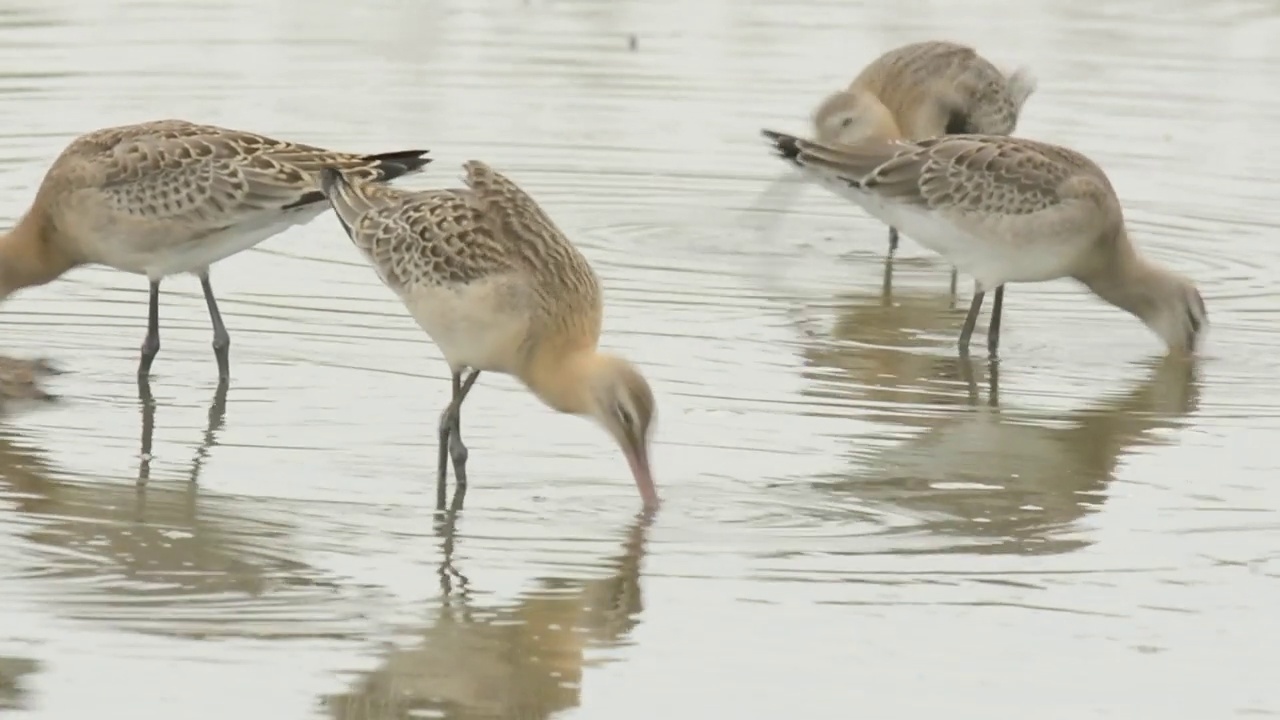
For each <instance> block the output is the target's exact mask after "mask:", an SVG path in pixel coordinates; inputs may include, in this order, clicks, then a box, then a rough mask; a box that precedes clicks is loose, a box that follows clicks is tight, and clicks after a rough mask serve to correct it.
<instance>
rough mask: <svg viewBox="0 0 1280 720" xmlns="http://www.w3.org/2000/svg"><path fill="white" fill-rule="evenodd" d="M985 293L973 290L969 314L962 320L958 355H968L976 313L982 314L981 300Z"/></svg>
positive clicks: (975, 323)
mask: <svg viewBox="0 0 1280 720" xmlns="http://www.w3.org/2000/svg"><path fill="white" fill-rule="evenodd" d="M986 295H987V294H986V293H985V292H983V291H982V290H981V289H980V288H976V287H975V288H974V290H973V301H972V302H970V303H969V314H968V315H966V316H965V318H964V327H963V328H961V329H960V354H961V355H966V356H967V355H968V354H969V337H970V336H972V335H973V328H974V327H975V326H976V325H977V324H978V313H980V312H982V299H983V298H984V297H986Z"/></svg>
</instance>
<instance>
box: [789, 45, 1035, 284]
mask: <svg viewBox="0 0 1280 720" xmlns="http://www.w3.org/2000/svg"><path fill="white" fill-rule="evenodd" d="M1035 89H1036V79H1035V77H1033V76H1032V74H1031V72H1030V71H1029V70H1028V69H1027V68H1019V69H1018V70H1015V71H1014V72H1012V73H1010V74H1008V75H1006V74H1005V73H1003V72H1001V71H1000V70H999V69H998V68H997V67H996V66H995V65H993V64H991V62H990V61H988V60H987V59H986V58H984V57H982V56H981V55H979V54H978V53H977V51H976V50H974V49H973V48H971V47H967V46H965V45H959V44H956V43H953V42H945V41H927V42H918V43H911V44H909V45H903V46H902V47H899V48H895V49H893V50H890V51H889V52H886V53H885V54H883V55H881V56H880V57H878V58H876V59H875V60H873V61H871V64H869V65H867V66H866V67H865V68H863V69H862V72H860V73H858V76H857V77H855V78H854V79H853V82H852V83H850V84H849V87H848V88H846V89H844V90H838V91H836V92H834V93H832V94H831V95H829V96H827V98H826V99H824V100H823V101H822V103H821V104H819V105H818V107H817V109H816V110H814V112H813V130H814V137H815V138H816V139H818V140H820V141H822V142H840V143H853V142H858V141H861V140H870V139H881V140H900V139H907V140H923V139H926V138H931V137H936V136H938V135H944V134H962V133H976V134H982V135H1009V134H1012V133H1013V131H1014V129H1015V128H1016V127H1017V125H1018V116H1019V114H1020V113H1021V112H1022V106H1023V105H1024V104H1025V103H1026V101H1027V98H1029V97H1031V94H1032V93H1033V92H1035ZM897 248H898V230H897V228H894V227H890V228H889V253H890V254H892V253H893V251H894V250H896V249H897ZM955 283H956V271H955V268H952V270H951V286H952V288H953V290H954V288H955Z"/></svg>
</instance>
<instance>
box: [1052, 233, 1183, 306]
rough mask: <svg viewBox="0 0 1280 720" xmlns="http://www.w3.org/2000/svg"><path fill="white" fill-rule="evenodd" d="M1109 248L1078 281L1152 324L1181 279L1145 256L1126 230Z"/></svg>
mask: <svg viewBox="0 0 1280 720" xmlns="http://www.w3.org/2000/svg"><path fill="white" fill-rule="evenodd" d="M1108 247H1109V248H1110V252H1108V253H1100V254H1099V255H1098V256H1097V260H1096V261H1095V262H1094V263H1092V264H1091V265H1090V266H1088V267H1087V268H1086V269H1085V270H1084V271H1083V272H1080V273H1078V274H1077V275H1076V279H1077V280H1079V281H1080V282H1082V283H1084V284H1085V285H1086V286H1088V288H1089V289H1090V290H1092V291H1093V292H1094V293H1096V294H1097V295H1098V297H1100V298H1102V299H1103V300H1106V301H1107V302H1109V303H1111V304H1112V305H1115V306H1116V307H1118V308H1120V309H1122V310H1126V311H1128V312H1130V313H1132V314H1133V315H1134V316H1136V317H1137V318H1138V319H1139V320H1142V321H1143V322H1145V323H1147V324H1148V325H1150V324H1151V323H1152V321H1153V320H1155V318H1156V316H1157V315H1158V314H1159V313H1161V312H1162V311H1163V308H1165V307H1166V306H1167V305H1168V303H1166V302H1165V301H1166V300H1167V298H1168V296H1169V295H1170V294H1171V293H1173V292H1175V290H1176V288H1177V285H1178V282H1177V276H1176V275H1174V273H1172V272H1171V271H1169V270H1166V269H1165V268H1163V267H1161V266H1159V265H1157V264H1156V263H1153V262H1151V261H1150V260H1148V259H1146V258H1144V257H1142V255H1141V254H1140V253H1139V252H1138V249H1137V248H1135V247H1134V246H1133V243H1132V242H1131V241H1130V240H1129V236H1128V233H1127V232H1126V231H1125V230H1124V229H1123V228H1122V229H1121V230H1120V231H1119V233H1118V234H1117V235H1116V237H1115V239H1114V240H1113V241H1112V242H1110V243H1108Z"/></svg>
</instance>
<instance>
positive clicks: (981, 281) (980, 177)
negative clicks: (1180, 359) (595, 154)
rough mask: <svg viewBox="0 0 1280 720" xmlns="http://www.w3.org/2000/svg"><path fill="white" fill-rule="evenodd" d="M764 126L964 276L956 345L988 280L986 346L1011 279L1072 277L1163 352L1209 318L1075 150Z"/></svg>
mask: <svg viewBox="0 0 1280 720" xmlns="http://www.w3.org/2000/svg"><path fill="white" fill-rule="evenodd" d="M764 136H765V138H766V139H768V141H769V142H770V144H771V145H772V146H773V149H774V151H775V152H776V153H777V154H778V155H779V156H780V157H781V158H782V159H783V160H785V161H787V162H789V163H791V164H792V165H794V166H795V167H798V168H799V169H800V170H801V171H802V172H803V173H804V174H805V175H806V176H808V177H809V178H810V179H812V180H814V181H816V182H818V183H820V184H822V185H823V186H825V187H826V188H828V189H829V190H831V191H832V192H835V193H837V194H839V195H841V196H842V197H845V198H847V199H849V200H852V201H853V202H855V203H857V204H858V205H860V206H862V208H863V209H865V210H866V211H867V212H869V213H871V214H872V215H874V216H876V217H878V218H880V219H881V220H883V221H885V222H887V223H890V224H892V225H894V226H895V227H900V228H902V229H903V230H905V231H907V233H908V234H910V235H911V237H913V238H915V239H916V240H917V241H918V242H919V243H920V244H922V245H924V246H925V247H927V248H929V249H931V250H933V251H934V252H936V253H938V254H940V255H942V256H943V257H945V258H947V259H948V260H950V261H951V263H952V265H954V266H955V267H957V268H959V269H960V270H961V271H963V272H965V273H966V274H969V275H972V276H973V278H974V280H975V282H976V288H975V292H974V295H973V302H972V304H971V305H970V306H969V315H968V317H966V318H965V323H964V328H963V330H961V333H960V349H961V351H962V352H968V348H969V337H970V335H972V333H973V329H974V324H975V323H976V322H977V319H978V312H979V311H980V310H981V309H982V300H983V297H984V295H985V293H986V291H988V290H991V289H995V291H996V296H995V302H994V305H993V307H992V309H991V327H990V329H989V331H988V333H987V347H988V350H989V351H990V352H991V354H992V355H995V353H996V348H997V346H998V344H999V341H1000V316H1001V310H1002V307H1003V305H1004V285H1005V283H1009V282H1042V281H1045V280H1056V279H1058V278H1073V279H1075V280H1078V281H1079V282H1081V283H1083V284H1084V285H1085V286H1086V287H1088V288H1089V289H1090V290H1092V291H1093V292H1094V293H1095V294H1096V295H1097V296H1098V297H1100V298H1102V299H1103V300H1106V301H1107V302H1109V303H1111V304H1112V305H1115V306H1116V307H1119V308H1121V309H1123V310H1127V311H1128V312H1130V313H1131V314H1133V315H1134V316H1136V317H1137V318H1138V319H1140V320H1141V321H1142V322H1143V323H1144V324H1145V325H1146V326H1147V327H1148V328H1150V329H1151V330H1152V332H1154V333H1155V334H1156V335H1158V336H1159V337H1160V339H1161V340H1163V341H1164V342H1165V345H1166V346H1167V348H1168V349H1169V350H1170V351H1179V352H1182V351H1186V352H1190V351H1194V350H1195V347H1196V343H1197V340H1198V339H1199V337H1200V333H1201V332H1202V331H1203V330H1205V329H1206V328H1207V327H1208V324H1209V316H1208V313H1207V312H1206V310H1205V306H1204V300H1203V299H1202V298H1201V296H1200V292H1199V290H1197V289H1196V286H1195V283H1193V282H1192V281H1191V280H1190V279H1189V278H1187V277H1185V276H1183V275H1181V274H1180V273H1177V272H1174V271H1173V270H1171V269H1169V268H1167V267H1164V266H1163V265H1161V264H1159V263H1157V262H1155V261H1153V260H1151V259H1150V258H1148V257H1146V256H1144V255H1143V254H1142V253H1140V252H1139V251H1138V248H1137V247H1136V246H1135V245H1134V244H1133V242H1132V241H1131V240H1130V238H1129V231H1128V228H1127V226H1126V224H1125V219H1124V212H1123V210H1122V208H1121V206H1120V201H1119V199H1118V198H1117V197H1116V193H1115V189H1114V188H1113V187H1112V186H1111V182H1110V181H1109V180H1108V179H1107V176H1106V173H1104V172H1103V171H1102V169H1101V168H1100V167H1098V165H1097V164H1095V163H1094V162H1093V161H1092V160H1090V159H1089V158H1087V157H1085V156H1084V155H1082V154H1080V153H1078V152H1075V151H1074V150H1070V149H1068V148H1064V147H1061V146H1058V145H1051V144H1049V143H1043V142H1036V141H1034V140H1027V139H1025V138H1015V137H1007V136H1003V135H943V136H941V137H935V138H931V139H928V140H915V141H907V140H865V141H862V142H858V143H855V144H852V145H846V144H842V143H830V142H820V141H816V140H803V139H801V138H797V137H795V136H793V135H787V134H786V133H780V132H775V131H772V130H765V131H764Z"/></svg>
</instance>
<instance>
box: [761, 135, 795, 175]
mask: <svg viewBox="0 0 1280 720" xmlns="http://www.w3.org/2000/svg"><path fill="white" fill-rule="evenodd" d="M760 134H761V135H763V136H764V137H765V139H766V140H768V141H769V142H770V143H771V144H772V145H773V149H774V151H775V152H777V153H778V157H780V158H782V159H783V160H786V161H787V162H789V163H791V164H793V165H796V166H799V165H800V139H799V138H797V137H796V136H794V135H788V134H786V133H781V132H778V131H777V130H769V129H764V130H761V131H760Z"/></svg>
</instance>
